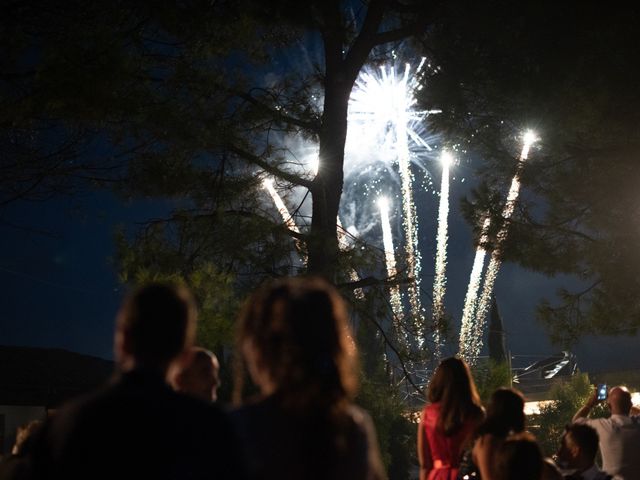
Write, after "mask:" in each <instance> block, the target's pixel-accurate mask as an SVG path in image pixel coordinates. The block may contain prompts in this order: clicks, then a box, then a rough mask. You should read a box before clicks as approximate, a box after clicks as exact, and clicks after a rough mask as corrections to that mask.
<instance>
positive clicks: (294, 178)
mask: <svg viewBox="0 0 640 480" xmlns="http://www.w3.org/2000/svg"><path fill="white" fill-rule="evenodd" d="M224 148H226V149H227V150H228V151H229V152H231V153H234V154H236V155H238V156H239V157H241V158H243V159H244V160H246V161H247V162H249V163H252V164H254V165H257V166H258V167H260V168H262V169H263V170H264V171H265V172H268V173H270V174H271V175H274V176H276V177H278V178H281V179H282V180H285V181H287V182H289V183H293V184H294V185H298V186H300V187H305V188H308V189H309V190H311V187H312V186H313V182H312V181H311V180H307V179H305V178H302V177H299V176H298V175H294V174H293V173H289V172H285V171H284V170H281V169H279V168H278V167H275V166H273V165H271V164H270V163H269V162H267V161H265V160H263V159H262V158H260V157H259V156H257V155H254V154H253V153H250V152H247V151H246V150H243V149H241V148H239V147H237V146H235V145H228V144H227V145H225V146H224Z"/></svg>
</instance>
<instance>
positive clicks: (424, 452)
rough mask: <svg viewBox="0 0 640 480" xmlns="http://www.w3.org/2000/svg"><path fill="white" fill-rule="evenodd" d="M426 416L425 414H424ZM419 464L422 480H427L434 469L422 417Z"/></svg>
mask: <svg viewBox="0 0 640 480" xmlns="http://www.w3.org/2000/svg"><path fill="white" fill-rule="evenodd" d="M423 415H424V412H423ZM417 444H418V462H419V463H420V480H427V477H428V476H429V472H430V471H431V469H432V468H433V463H432V461H431V449H430V448H429V440H428V439H427V434H426V432H425V429H424V426H423V424H422V417H421V418H420V423H418V437H417Z"/></svg>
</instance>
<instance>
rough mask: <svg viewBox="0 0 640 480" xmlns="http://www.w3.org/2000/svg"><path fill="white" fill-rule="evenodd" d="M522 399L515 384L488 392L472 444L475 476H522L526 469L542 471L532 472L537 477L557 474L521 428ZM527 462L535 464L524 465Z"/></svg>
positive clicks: (523, 424) (489, 477) (506, 477)
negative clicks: (483, 413)
mask: <svg viewBox="0 0 640 480" xmlns="http://www.w3.org/2000/svg"><path fill="white" fill-rule="evenodd" d="M524 403H525V401H524V396H523V395H522V393H520V391H518V390H516V389H515V388H498V389H497V390H496V391H495V392H493V394H492V395H491V400H490V401H489V406H488V407H487V418H486V419H485V421H484V422H482V424H481V425H480V426H479V427H478V429H477V430H476V435H475V436H476V440H475V443H474V446H473V452H472V457H473V462H472V466H477V470H476V478H488V479H494V478H496V479H497V478H505V479H510V478H514V479H520V478H522V479H524V478H527V477H526V476H525V474H524V473H523V472H527V471H528V472H529V473H531V472H534V473H535V472H542V473H535V475H541V476H540V477H539V478H541V479H555V478H558V477H559V472H558V471H557V469H556V468H555V467H554V466H553V462H551V463H549V462H546V461H545V459H542V457H541V454H540V449H539V447H538V445H537V443H536V442H535V438H534V437H533V436H532V435H530V434H528V433H526V432H525V427H526V425H525V423H526V416H525V413H524ZM505 446H506V447H505ZM538 457H540V459H541V460H540V461H539V460H538ZM529 464H531V465H534V466H535V468H533V467H531V468H529V467H526V465H529ZM534 470H535V471H534ZM500 472H502V473H500ZM509 472H511V473H509ZM529 473H527V475H529ZM459 478H460V477H459ZM530 478H538V477H537V476H531V477H530Z"/></svg>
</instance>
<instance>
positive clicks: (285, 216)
mask: <svg viewBox="0 0 640 480" xmlns="http://www.w3.org/2000/svg"><path fill="white" fill-rule="evenodd" d="M262 186H263V187H264V189H265V190H266V191H267V192H269V195H271V198H272V199H273V203H274V204H275V206H276V208H277V209H278V212H279V213H280V216H281V217H282V220H283V221H284V223H285V225H286V226H287V228H288V229H289V230H291V231H292V232H295V233H300V229H299V228H298V225H296V222H295V220H294V219H293V217H292V216H291V214H290V213H289V209H288V208H287V206H286V205H285V204H284V201H283V200H282V197H281V196H280V194H279V193H278V192H277V191H276V189H275V187H274V186H273V180H271V179H270V178H265V179H264V180H263V181H262ZM295 243H296V249H297V250H298V252H302V251H303V249H302V245H301V244H300V240H298V239H297V238H296V239H295ZM303 262H304V263H306V262H307V259H306V255H304V256H303Z"/></svg>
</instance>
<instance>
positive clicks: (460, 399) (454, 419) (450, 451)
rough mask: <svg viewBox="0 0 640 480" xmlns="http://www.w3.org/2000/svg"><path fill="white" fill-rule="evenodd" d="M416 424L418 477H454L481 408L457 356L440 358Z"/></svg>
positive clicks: (442, 479)
mask: <svg viewBox="0 0 640 480" xmlns="http://www.w3.org/2000/svg"><path fill="white" fill-rule="evenodd" d="M427 400H428V401H429V404H428V405H427V406H425V408H424V410H423V411H422V418H421V420H420V425H419V427H418V460H419V462H420V480H445V479H446V480H453V479H455V478H456V476H457V473H458V467H459V465H460V460H461V457H462V452H463V451H464V448H465V447H466V446H467V445H468V443H469V442H470V440H471V437H472V435H473V432H474V430H475V429H476V428H477V426H478V425H479V423H480V422H481V421H482V418H483V416H484V412H483V410H482V405H481V403H480V396H479V395H478V391H477V389H476V386H475V383H474V381H473V377H472V376H471V371H470V370H469V366H468V365H467V364H466V363H465V362H464V360H461V359H459V358H454V357H450V358H446V359H444V360H442V361H441V362H440V365H438V368H437V369H436V371H435V373H434V375H433V377H432V379H431V382H430V383H429V388H428V391H427Z"/></svg>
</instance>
